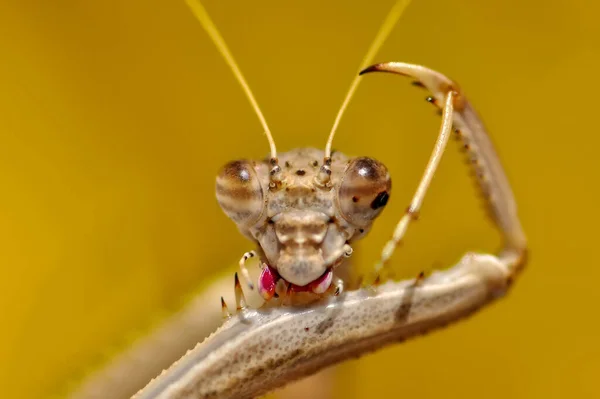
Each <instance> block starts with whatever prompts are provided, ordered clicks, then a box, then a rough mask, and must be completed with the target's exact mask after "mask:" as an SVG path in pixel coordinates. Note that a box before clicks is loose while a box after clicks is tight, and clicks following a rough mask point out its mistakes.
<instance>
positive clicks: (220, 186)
mask: <svg viewBox="0 0 600 399" xmlns="http://www.w3.org/2000/svg"><path fill="white" fill-rule="evenodd" d="M216 190H217V201H218V202H219V205H220V206H221V209H223V211H224V212H225V214H227V216H229V218H231V219H232V220H233V221H234V222H235V223H236V224H240V225H251V224H252V223H254V222H256V221H257V220H258V219H259V218H260V216H261V215H262V213H263V209H264V201H263V190H262V186H261V184H260V181H259V179H258V175H257V174H256V170H255V169H254V166H253V165H252V163H251V162H249V161H245V160H242V161H233V162H229V163H228V164H227V165H225V166H224V167H223V169H221V172H220V173H219V175H218V176H217V185H216Z"/></svg>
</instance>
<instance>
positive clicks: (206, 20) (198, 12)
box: [185, 0, 277, 164]
mask: <svg viewBox="0 0 600 399" xmlns="http://www.w3.org/2000/svg"><path fill="white" fill-rule="evenodd" d="M185 2H186V3H187V5H188V6H189V7H190V9H191V10H192V12H193V13H194V15H195V16H196V18H197V19H198V21H200V24H201V25H202V27H203V28H204V29H205V30H206V33H208V36H210V38H211V39H212V41H213V43H214V44H215V46H217V49H218V50H219V53H221V55H222V56H223V58H225V61H226V62H227V65H229V68H231V71H232V72H233V74H234V75H235V78H236V79H237V81H238V82H239V83H240V85H241V86H242V89H243V90H244V93H245V94H246V97H248V100H250V104H251V105H252V108H253V109H254V112H255V113H256V116H258V119H259V120H260V123H261V125H262V127H263V129H264V131H265V135H266V136H267V140H269V146H270V147H271V160H272V162H273V163H275V164H276V163H277V162H276V160H277V149H276V148H275V140H273V135H271V131H270V130H269V126H268V125H267V121H266V120H265V117H264V116H263V114H262V112H261V111H260V107H259V106H258V103H257V102H256V99H255V98H254V95H253V94H252V91H251V90H250V86H248V83H246V79H244V75H242V72H241V71H240V68H239V67H238V65H237V63H236V62H235V59H234V58H233V56H232V55H231V52H230V51H229V48H227V44H225V40H223V37H222V36H221V34H220V33H219V30H218V29H217V27H216V26H215V24H214V23H213V21H212V20H211V19H210V16H209V15H208V13H207V12H206V9H205V8H204V6H202V4H201V3H200V1H199V0H185Z"/></svg>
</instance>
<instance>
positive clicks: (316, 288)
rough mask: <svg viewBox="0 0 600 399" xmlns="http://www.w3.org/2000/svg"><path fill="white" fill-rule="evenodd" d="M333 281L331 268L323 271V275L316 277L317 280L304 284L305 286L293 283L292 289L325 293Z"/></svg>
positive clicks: (294, 290)
mask: <svg viewBox="0 0 600 399" xmlns="http://www.w3.org/2000/svg"><path fill="white" fill-rule="evenodd" d="M332 281H333V271H332V270H331V269H327V271H326V272H325V273H323V275H321V277H319V278H318V279H316V280H315V281H313V282H311V283H308V284H307V285H303V286H298V285H295V284H292V291H293V292H306V291H308V292H311V291H312V292H314V293H315V294H324V293H325V292H326V291H327V290H328V289H329V286H330V285H331V282H332Z"/></svg>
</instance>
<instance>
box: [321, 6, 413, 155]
mask: <svg viewBox="0 0 600 399" xmlns="http://www.w3.org/2000/svg"><path fill="white" fill-rule="evenodd" d="M410 1H411V0H398V1H397V2H396V4H394V6H393V7H392V9H391V10H390V11H389V13H388V15H387V16H386V18H385V20H384V21H383V24H382V25H381V28H379V32H377V35H376V36H375V39H374V40H373V42H372V43H371V46H370V47H369V51H368V52H367V55H365V58H363V61H362V63H361V64H360V68H359V70H360V71H362V70H363V69H365V68H366V67H368V66H369V65H370V64H371V63H372V62H373V58H375V55H376V54H377V52H378V51H379V49H380V48H381V46H382V45H383V43H384V42H385V40H386V39H387V37H388V36H389V35H390V33H391V31H392V29H393V28H394V26H395V25H396V22H398V20H399V19H400V17H401V16H402V14H403V13H404V10H405V9H406V7H407V6H408V5H409V4H410ZM359 82H360V75H358V74H357V75H356V77H355V78H354V80H353V81H352V84H351V85H350V89H349V90H348V93H347V94H346V97H345V98H344V101H343V102H342V106H341V108H340V110H339V111H338V113H337V116H336V117H335V121H334V122H333V127H332V128H331V132H330V133H329V138H328V139H327V145H326V146H325V165H327V164H328V163H330V162H331V161H330V158H331V144H332V143H333V137H334V136H335V132H336V130H337V128H338V125H339V124H340V120H341V119H342V115H343V114H344V111H346V108H347V107H348V104H349V103H350V100H351V99H352V96H353V95H354V92H355V91H356V88H357V87H358V83H359ZM328 160H329V161H328Z"/></svg>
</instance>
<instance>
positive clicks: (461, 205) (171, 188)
mask: <svg viewBox="0 0 600 399" xmlns="http://www.w3.org/2000/svg"><path fill="white" fill-rule="evenodd" d="M392 3H393V1H391V0H386V1H378V2H370V3H369V2H365V1H352V2H349V1H342V0H335V1H328V2H323V1H317V0H294V1H276V0H268V1H266V0H265V1H263V0H261V1H258V2H250V1H217V0H211V1H208V0H205V2H204V4H205V6H206V7H207V9H208V11H209V12H210V14H211V16H212V17H213V19H214V21H215V23H216V25H217V26H218V27H219V28H220V30H221V32H222V34H223V36H224V37H225V39H226V41H227V42H228V44H229V46H230V48H231V50H232V52H233V53H234V55H235V57H236V58H237V60H238V62H239V64H240V67H241V69H242V71H243V72H244V74H245V75H246V77H247V79H248V81H249V83H250V85H251V87H252V88H253V91H254V93H255V95H256V97H257V99H258V102H259V103H260V105H261V107H262V109H263V111H264V113H265V115H266V117H267V120H268V121H269V124H270V126H271V129H272V130H273V132H274V135H275V138H276V140H277V144H278V146H279V149H280V150H288V149H291V148H293V147H297V146H324V144H325V139H326V134H327V133H328V131H329V129H330V126H331V124H332V122H333V117H334V115H335V113H336V112H337V109H338V107H339V105H340V103H341V101H342V98H343V95H344V94H345V92H346V90H347V88H348V85H349V83H350V81H351V79H352V78H353V76H354V73H355V72H356V69H357V67H358V65H359V63H360V61H361V59H362V57H363V56H364V54H365V52H366V50H367V47H368V45H369V43H370V41H371V40H372V38H373V36H374V35H375V32H376V31H377V29H378V27H379V24H380V23H381V21H382V20H383V18H384V16H385V14H386V13H387V11H388V10H389V8H390V7H391V5H392ZM599 12H600V3H598V2H596V1H592V0H579V1H569V2H567V1H558V0H546V1H541V0H532V1H526V2H524V1H517V0H509V1H500V0H493V1H479V0H457V1H441V0H440V1H435V0H414V1H413V3H412V4H411V5H410V6H409V8H408V9H407V11H406V13H405V14H404V16H403V17H402V19H401V21H400V23H399V25H398V26H397V27H396V29H395V30H394V31H393V32H392V35H391V37H390V38H389V40H388V42H387V43H386V44H385V46H384V47H383V48H382V50H381V52H380V53H379V54H378V56H377V57H376V61H390V60H397V61H407V62H415V63H420V64H424V65H427V66H430V67H432V68H435V69H438V70H440V71H442V72H444V73H446V74H448V75H449V76H451V77H452V78H454V79H455V80H457V81H458V82H460V84H461V85H462V87H463V89H464V90H465V91H466V93H467V95H468V97H469V99H470V100H471V101H472V103H473V104H474V105H475V107H476V108H477V110H478V111H479V113H480V114H481V115H482V116H483V119H484V120H485V122H486V124H487V126H488V128H489V130H490V132H491V134H492V136H493V140H494V142H495V143H496V144H497V148H498V152H499V153H500V155H501V157H502V161H503V163H504V165H505V167H506V169H507V173H508V174H509V177H510V180H511V183H512V185H513V189H514V191H515V195H516V196H517V200H518V203H519V206H520V208H519V209H520V215H521V217H522V221H523V225H524V228H525V230H526V232H527V234H528V237H529V239H530V243H531V262H530V267H529V268H528V269H527V270H526V273H525V274H524V275H523V276H522V279H521V280H520V281H519V282H518V284H516V286H515V287H514V291H512V292H511V294H510V295H509V296H508V297H507V298H506V299H505V300H502V301H500V302H498V303H497V304H495V305H494V306H492V307H491V308H488V309H486V310H485V311H484V312H482V313H480V314H477V315H476V316H475V317H474V318H472V319H470V320H468V321H466V322H463V323H461V324H459V325H456V326H453V327H452V328H449V329H448V330H446V331H443V332H439V333H435V334H432V335H430V336H428V337H426V338H424V339H419V340H416V341H411V342H409V343H407V344H404V345H398V346H395V347H390V348H387V349H385V350H382V351H380V352H379V353H376V354H373V355H369V356H366V357H364V358H362V359H360V360H358V361H351V362H348V363H346V364H344V365H343V366H342V367H341V368H340V369H339V370H338V372H337V376H338V377H339V378H338V380H337V382H336V392H337V393H336V397H340V398H341V397H344V398H371V397H419V398H429V397H431V398H435V397H444V398H470V397H473V398H480V397H486V398H507V397H511V398H532V397H544V398H564V397H588V398H589V397H598V396H599V395H600V394H599V389H598V375H599V373H600V343H599V342H598V341H599V338H598V337H599V336H600V335H599V334H600V321H599V320H598V316H599V314H600V313H599V310H598V306H599V305H600V294H599V292H600V289H598V283H599V279H600V268H599V267H598V266H599V262H598V260H597V256H598V255H597V254H596V253H595V252H594V250H595V248H597V242H596V241H597V238H598V229H599V226H600V225H599V223H600V217H599V216H600V212H599V211H598V201H599V193H600V190H599V188H598V183H599V164H598V154H597V148H598V145H600V139H599V136H600V131H599V129H598V120H599V119H598V104H597V94H598V92H599V91H600V83H599V80H598V76H597V73H598V71H599V70H600V53H599V50H600V46H599V43H600V40H599V39H600V34H599V33H600V28H599V27H598V22H597V15H598V13H599ZM0 59H1V61H0V170H1V172H0V267H1V276H2V277H1V278H0V314H1V315H2V316H1V318H2V328H1V329H0V376H1V377H0V378H1V380H0V389H2V392H1V394H0V396H2V397H5V398H42V397H46V396H47V395H49V394H50V393H55V392H61V391H63V390H64V388H65V386H66V384H67V383H68V381H74V380H77V379H78V378H81V375H82V374H83V373H84V372H85V371H86V370H88V369H89V368H90V367H92V366H93V365H95V364H99V363H101V362H102V361H104V360H106V358H107V356H108V355H110V354H114V352H115V351H116V350H118V348H119V345H121V344H122V342H124V341H126V340H127V337H128V336H130V335H131V334H139V331H140V329H143V328H144V326H147V325H148V324H149V323H150V320H153V319H154V318H156V317H157V315H158V314H162V313H165V312H166V313H168V312H170V311H172V310H173V309H176V308H177V307H179V306H180V305H181V302H182V301H183V299H184V298H185V297H186V295H188V294H189V293H190V292H191V291H193V290H195V289H197V287H198V286H199V285H201V284H203V283H205V282H206V281H207V279H208V278H209V276H211V275H212V273H213V272H215V271H218V270H221V269H222V268H223V267H224V266H225V265H230V264H232V263H234V262H235V261H236V260H237V259H238V257H239V255H240V254H241V253H242V252H244V251H246V250H248V249H249V248H250V247H249V243H248V242H247V241H246V240H245V239H244V238H242V237H241V236H240V235H239V234H238V233H237V230H236V228H235V226H234V225H233V223H232V222H230V221H229V220H228V219H226V217H225V216H224V215H223V214H222V212H221V211H220V209H219V208H218V205H217V203H216V200H215V197H214V192H213V190H214V177H215V174H216V172H217V171H218V169H219V167H220V166H221V165H222V164H224V163H225V162H227V161H228V160H231V159H234V158H240V157H253V158H260V157H263V156H264V155H266V154H267V152H268V147H267V145H266V141H265V139H264V137H263V135H262V133H261V128H260V125H259V124H258V121H257V119H256V117H255V115H254V114H253V113H252V111H251V108H250V107H249V105H248V103H247V101H246V99H245V98H244V96H243V94H242V92H241V90H240V88H239V87H238V84H237V83H236V82H235V80H234V79H233V77H232V75H231V72H230V71H229V70H228V69H227V68H226V67H225V64H224V62H223V60H222V58H221V56H220V55H219V54H218V53H217V51H216V50H215V48H214V46H213V44H212V43H211V42H210V40H209V39H208V37H207V35H206V34H205V32H204V31H203V29H202V28H201V26H200V25H199V24H198V22H197V21H196V20H195V19H194V17H193V16H192V14H191V13H190V11H189V10H188V8H187V7H186V5H185V4H184V2H183V0H182V1H175V0H171V1H166V0H162V1H159V0H146V1H139V0H133V1H127V2H120V1H117V0H111V1H97V2H89V1H77V2H76V1H52V2H42V1H37V2H24V1H14V0H13V1H10V0H9V1H3V2H2V4H1V5H0ZM408 83H409V82H408V81H406V80H403V79H401V78H399V77H393V76H391V75H378V76H367V77H366V78H365V79H364V81H363V82H362V84H361V87H359V89H358V91H357V94H356V97H355V99H354V100H353V102H352V103H351V105H350V108H349V110H348V113H347V115H346V117H345V118H344V119H343V120H342V123H341V126H340V130H339V136H338V137H337V139H336V140H335V142H334V147H335V148H336V149H338V150H341V151H343V152H345V153H347V154H349V155H370V156H374V157H377V158H378V159H380V160H382V161H383V162H384V163H386V164H387V166H388V167H389V169H390V170H391V173H392V176H393V180H394V189H393V195H392V200H391V202H390V205H389V206H388V209H387V210H386V211H385V212H384V213H383V215H382V216H381V220H379V221H378V222H377V223H376V225H375V229H374V231H373V232H372V233H371V234H370V236H369V237H368V238H367V239H366V240H365V241H364V245H362V246H361V248H360V250H359V251H356V252H355V256H356V258H357V259H356V260H357V263H359V264H360V266H361V268H362V269H363V270H369V267H370V265H371V264H372V263H373V262H374V260H375V258H376V256H377V255H378V252H379V250H380V248H381V246H382V245H383V243H384V241H385V240H386V239H387V238H388V236H389V234H390V232H391V229H392V228H393V225H394V223H395V222H396V220H397V217H398V216H399V215H400V214H401V213H402V211H403V209H404V208H405V207H406V205H407V204H408V201H409V199H410V196H411V195H412V191H413V190H414V189H415V188H416V185H417V182H418V179H419V177H420V175H421V173H422V168H423V166H424V165H425V163H426V161H427V158H428V156H429V151H430V150H431V147H432V145H433V142H434V138H435V136H436V134H437V129H438V124H439V118H438V117H436V116H435V112H434V110H433V109H432V107H431V106H430V105H428V104H427V103H426V102H424V101H423V98H424V96H425V93H424V92H420V91H419V90H418V89H416V88H413V87H411V86H410V85H409V84H408ZM457 148H458V146H457V145H456V144H452V145H451V148H449V151H448V152H447V153H446V156H445V158H444V159H443V161H442V165H441V170H440V171H439V173H438V174H437V175H436V178H435V179H434V184H433V186H432V188H431V191H430V193H429V195H428V197H427V199H426V202H425V206H424V208H423V211H422V214H421V216H422V217H421V221H420V222H419V223H417V224H415V225H414V226H412V227H411V229H410V231H409V234H408V237H407V240H406V245H405V246H404V247H403V248H402V249H401V251H399V252H398V253H397V254H396V256H395V257H394V270H395V271H396V272H397V274H398V276H399V277H408V276H412V275H414V274H415V273H417V272H418V271H419V270H421V269H422V268H425V269H426V270H431V269H432V268H434V267H442V266H444V265H449V264H451V263H452V262H454V261H456V260H457V259H458V257H459V256H460V255H461V254H462V253H463V252H465V251H466V250H494V249H495V248H496V246H497V244H498V239H497V234H496V233H495V232H494V231H493V230H492V228H491V224H490V223H489V222H488V221H486V220H485V219H484V213H483V212H482V210H481V206H480V202H479V201H478V200H477V199H476V197H475V193H476V191H475V190H474V189H473V185H472V183H471V181H470V179H469V178H468V177H467V169H466V167H465V165H464V162H463V158H462V156H461V155H460V154H459V153H458V151H457ZM217 300H218V298H215V301H217Z"/></svg>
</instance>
